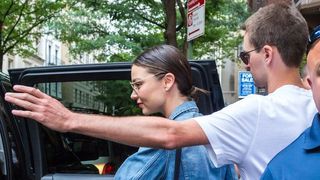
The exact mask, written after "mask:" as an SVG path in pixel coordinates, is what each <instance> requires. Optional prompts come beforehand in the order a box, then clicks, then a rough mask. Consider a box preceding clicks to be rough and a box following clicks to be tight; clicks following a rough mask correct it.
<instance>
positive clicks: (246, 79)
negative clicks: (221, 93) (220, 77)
mask: <svg viewBox="0 0 320 180" xmlns="http://www.w3.org/2000/svg"><path fill="white" fill-rule="evenodd" d="M238 78H239V79H238V97H239V98H244V97H246V96H248V95H250V94H255V93H256V87H255V86H254V82H253V77H252V74H251V73H250V72H249V71H239V74H238Z"/></svg>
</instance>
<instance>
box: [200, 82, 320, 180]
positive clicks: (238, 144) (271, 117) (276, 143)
mask: <svg viewBox="0 0 320 180" xmlns="http://www.w3.org/2000/svg"><path fill="white" fill-rule="evenodd" d="M316 112H317V110H316V107H315V104H314V102H313V99H312V94H311V91H308V90H305V89H302V88H299V87H297V86H293V85H285V86H282V87H281V88H279V89H277V90H276V91H274V92H273V93H271V94H269V95H267V96H261V95H249V96H248V97H246V98H244V99H242V100H240V101H238V102H236V103H234V104H232V105H229V106H227V107H225V108H224V109H222V110H220V111H218V112H215V113H213V114H211V115H208V116H201V117H197V118H194V119H195V120H196V121H197V122H198V123H199V125H200V126H201V128H202V129H203V131H204V132H205V134H206V136H207V138H208V140H209V142H210V144H209V145H206V147H207V150H208V153H209V156H210V158H211V160H212V161H213V163H214V164H215V165H216V166H217V167H219V166H222V165H224V164H232V163H236V164H238V167H239V170H240V174H241V179H259V178H260V176H261V174H262V172H263V171H264V169H265V168H266V166H267V164H268V162H269V161H270V160H271V159H272V158H273V157H274V156H275V155H276V154H277V153H278V152H280V151H281V150H282V149H284V148H285V147H286V146H287V145H289V144H290V143H291V142H293V141H294V140H295V139H296V138H297V137H298V136H299V135H300V134H301V133H302V132H303V131H304V130H305V129H306V128H307V127H309V126H310V125H311V123H312V119H313V116H314V114H315V113H316Z"/></svg>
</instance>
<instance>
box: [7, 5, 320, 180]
mask: <svg viewBox="0 0 320 180" xmlns="http://www.w3.org/2000/svg"><path fill="white" fill-rule="evenodd" d="M244 30H245V35H244V44H243V49H244V50H245V51H244V52H242V53H241V54H240V57H241V59H242V61H243V62H244V63H245V64H246V68H247V69H248V70H250V71H251V73H252V75H253V78H254V81H255V85H256V86H258V87H264V88H266V89H267V90H268V93H269V94H268V95H267V96H261V95H250V96H248V97H246V98H244V99H243V100H241V101H238V102H236V103H234V104H232V105H230V106H228V107H226V108H224V109H222V110H221V111H218V112H215V113H213V114H211V115H208V116H202V117H197V118H194V119H190V120H187V121H182V122H175V121H170V120H168V119H165V118H161V117H137V116H135V117H108V116H96V115H85V114H78V113H74V112H71V111H69V110H68V109H66V108H65V107H64V106H63V105H61V104H60V103H59V102H58V101H57V100H55V99H53V98H51V97H50V96H48V95H46V94H44V93H42V92H40V91H39V90H37V89H34V88H31V87H25V86H14V90H15V91H16V92H17V93H7V94H6V100H7V101H9V102H11V103H14V104H16V105H18V106H21V107H23V108H25V110H13V114H14V115H17V116H23V117H27V118H31V119H34V120H36V121H38V122H39V123H41V124H43V125H45V126H47V127H49V128H52V129H54V130H57V131H61V132H75V133H81V134H86V135H90V136H94V137H99V138H103V139H108V140H112V141H115V142H120V143H124V144H131V145H136V146H150V147H156V148H167V149H174V148H177V147H183V146H191V145H199V144H207V150H208V153H209V155H210V158H211V160H212V161H213V163H214V164H215V165H216V166H222V165H224V164H232V163H235V164H237V165H238V167H239V169H240V174H241V178H243V179H259V177H260V176H261V174H262V172H263V170H264V169H265V167H266V165H267V163H268V162H269V161H270V160H271V159H272V158H273V157H274V156H275V155H276V154H277V153H278V152H279V151H281V150H282V149H283V148H284V147H286V146H287V145H288V144H290V143H291V142H292V141H293V140H294V139H296V138H297V137H298V136H299V134H300V133H301V132H303V131H304V130H305V129H306V128H307V127H309V126H310V125H311V121H312V117H313V115H314V114H315V113H316V108H315V105H314V102H313V100H312V94H311V92H310V91H308V90H306V89H304V88H303V85H302V82H301V79H300V75H299V68H298V67H299V65H300V62H301V61H302V57H303V54H304V52H305V49H306V45H307V38H308V28H307V24H306V22H305V19H304V18H303V17H302V15H301V14H300V12H299V11H298V10H297V9H296V8H295V7H294V6H289V5H286V4H280V3H279V4H271V5H268V6H266V7H263V8H261V9H260V10H259V11H257V12H256V13H255V14H253V15H252V16H251V17H250V18H249V19H248V20H247V21H246V23H245V29H244ZM163 83H165V81H163ZM164 85H165V84H164Z"/></svg>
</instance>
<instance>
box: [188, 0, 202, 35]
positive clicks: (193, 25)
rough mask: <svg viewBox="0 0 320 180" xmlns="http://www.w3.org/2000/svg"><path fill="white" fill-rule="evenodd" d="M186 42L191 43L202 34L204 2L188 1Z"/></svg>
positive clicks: (197, 0) (199, 0)
mask: <svg viewBox="0 0 320 180" xmlns="http://www.w3.org/2000/svg"><path fill="white" fill-rule="evenodd" d="M187 18H188V20H187V21H188V31H187V33H188V34H187V40H188V41H191V40H193V39H195V38H197V37H199V36H202V35H203V34H204V24H205V0H188V16H187Z"/></svg>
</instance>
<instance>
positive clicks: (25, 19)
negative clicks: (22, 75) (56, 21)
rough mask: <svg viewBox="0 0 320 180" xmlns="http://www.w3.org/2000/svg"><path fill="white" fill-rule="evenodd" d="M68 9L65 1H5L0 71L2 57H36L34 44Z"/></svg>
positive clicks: (2, 5)
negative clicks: (11, 55)
mask: <svg viewBox="0 0 320 180" xmlns="http://www.w3.org/2000/svg"><path fill="white" fill-rule="evenodd" d="M64 7H65V2H64V1H63V0H56V1H51V0H36V1H32V0H23V1H21V0H18V1H15V0H2V1H1V3H0V68H1V70H2V64H3V56H4V55H5V54H7V53H15V54H20V55H23V56H29V55H32V54H35V52H36V51H35V45H34V44H35V43H36V42H37V39H38V38H39V37H40V36H41V34H42V33H43V31H42V30H43V29H42V28H41V25H43V24H44V23H45V22H47V21H48V20H49V19H51V18H53V17H54V16H55V14H57V12H59V11H60V10H61V9H62V8H64Z"/></svg>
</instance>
